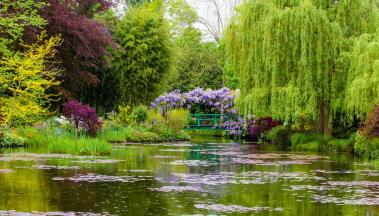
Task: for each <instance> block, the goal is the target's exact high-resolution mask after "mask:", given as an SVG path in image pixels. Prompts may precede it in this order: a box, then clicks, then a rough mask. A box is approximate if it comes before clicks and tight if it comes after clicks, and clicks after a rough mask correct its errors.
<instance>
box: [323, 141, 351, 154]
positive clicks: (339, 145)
mask: <svg viewBox="0 0 379 216" xmlns="http://www.w3.org/2000/svg"><path fill="white" fill-rule="evenodd" d="M353 149H354V142H353V141H352V140H350V139H330V140H328V142H327V146H325V149H324V151H327V152H352V151H353Z"/></svg>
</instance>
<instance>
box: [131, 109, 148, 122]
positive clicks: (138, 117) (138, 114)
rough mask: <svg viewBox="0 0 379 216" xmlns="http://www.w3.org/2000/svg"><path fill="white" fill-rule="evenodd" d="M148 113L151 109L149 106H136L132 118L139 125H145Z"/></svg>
mask: <svg viewBox="0 0 379 216" xmlns="http://www.w3.org/2000/svg"><path fill="white" fill-rule="evenodd" d="M148 112H149V109H148V108H147V106H143V105H140V106H136V107H134V108H133V111H132V118H133V120H134V121H135V122H136V123H138V124H140V123H143V122H145V121H146V120H147V117H148Z"/></svg>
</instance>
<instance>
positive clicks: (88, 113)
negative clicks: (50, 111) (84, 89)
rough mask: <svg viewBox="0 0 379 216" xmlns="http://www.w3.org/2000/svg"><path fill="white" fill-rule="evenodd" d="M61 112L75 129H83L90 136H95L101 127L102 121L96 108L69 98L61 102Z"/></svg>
mask: <svg viewBox="0 0 379 216" xmlns="http://www.w3.org/2000/svg"><path fill="white" fill-rule="evenodd" d="M62 113H63V116H65V117H66V118H67V119H69V120H70V121H71V122H72V123H73V125H74V126H75V128H76V129H77V130H79V129H84V130H85V131H86V132H87V133H88V134H89V135H91V136H95V135H96V134H97V132H98V131H99V130H100V129H101V126H102V122H101V120H100V119H99V117H98V116H97V114H96V110H95V109H94V108H92V107H90V106H88V105H84V104H81V103H79V102H78V101H75V100H71V101H68V102H67V103H65V104H63V110H62Z"/></svg>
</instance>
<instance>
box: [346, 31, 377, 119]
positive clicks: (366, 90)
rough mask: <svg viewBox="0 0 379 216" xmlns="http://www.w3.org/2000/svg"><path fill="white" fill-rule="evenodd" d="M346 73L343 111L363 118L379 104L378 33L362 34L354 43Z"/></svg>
mask: <svg viewBox="0 0 379 216" xmlns="http://www.w3.org/2000/svg"><path fill="white" fill-rule="evenodd" d="M350 65H351V66H350V68H349V71H348V75H347V82H346V89H345V91H346V92H345V95H346V97H345V100H344V105H345V106H343V107H344V108H345V111H346V112H347V113H349V114H350V116H352V115H357V116H358V117H360V118H364V117H365V116H366V114H367V112H368V111H370V110H371V109H372V108H373V105H375V104H379V34H378V33H377V34H364V35H362V36H361V37H360V38H359V39H358V40H357V41H356V42H355V44H354V47H353V51H352V52H351V63H350Z"/></svg>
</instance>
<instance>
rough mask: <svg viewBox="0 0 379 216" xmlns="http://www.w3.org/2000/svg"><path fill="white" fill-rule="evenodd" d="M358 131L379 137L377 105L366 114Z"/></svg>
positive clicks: (367, 135)
mask: <svg viewBox="0 0 379 216" xmlns="http://www.w3.org/2000/svg"><path fill="white" fill-rule="evenodd" d="M359 131H360V133H361V134H362V135H364V136H366V137H371V138H373V137H379V106H377V107H375V109H374V110H373V111H372V112H371V113H370V114H369V115H368V118H367V120H366V122H365V124H364V126H363V127H362V128H361V129H360V130H359Z"/></svg>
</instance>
